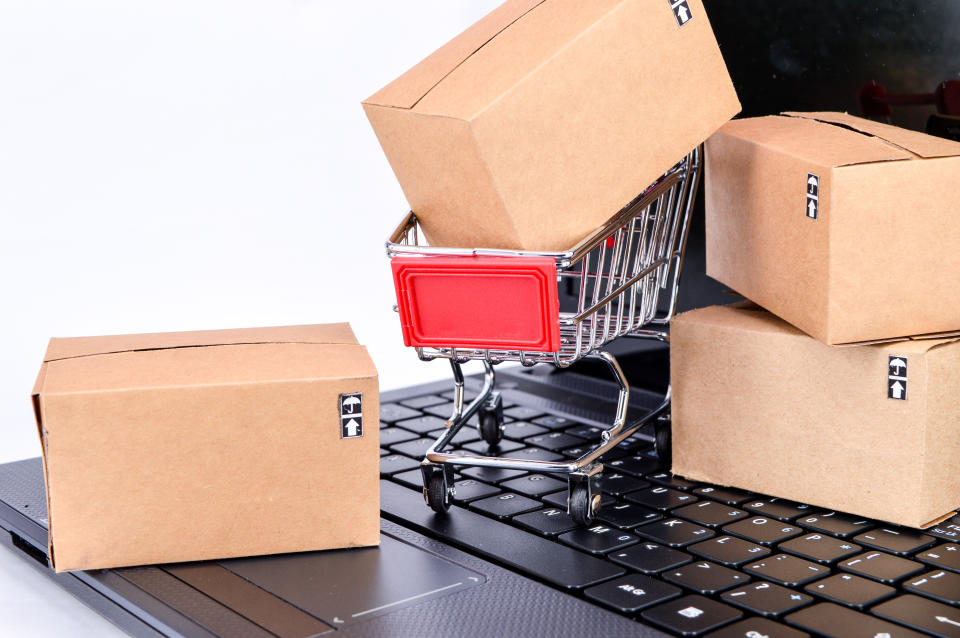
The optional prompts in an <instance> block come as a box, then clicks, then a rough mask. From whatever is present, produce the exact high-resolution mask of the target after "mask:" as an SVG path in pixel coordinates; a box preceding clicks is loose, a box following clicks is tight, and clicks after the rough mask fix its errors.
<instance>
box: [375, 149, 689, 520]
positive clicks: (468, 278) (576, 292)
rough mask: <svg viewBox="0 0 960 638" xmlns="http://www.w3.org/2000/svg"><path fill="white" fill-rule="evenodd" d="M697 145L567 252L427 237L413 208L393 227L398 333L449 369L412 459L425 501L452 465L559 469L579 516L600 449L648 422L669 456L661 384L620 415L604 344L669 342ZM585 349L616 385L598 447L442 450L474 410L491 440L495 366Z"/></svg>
mask: <svg viewBox="0 0 960 638" xmlns="http://www.w3.org/2000/svg"><path fill="white" fill-rule="evenodd" d="M701 153H702V147H700V148H697V149H694V150H693V152H691V153H690V154H689V155H688V156H687V157H686V158H685V159H684V160H683V161H681V162H680V163H678V164H677V165H676V166H674V167H673V168H672V169H670V170H669V171H668V172H667V173H665V174H664V175H663V177H661V178H660V179H659V180H658V181H657V182H656V183H655V184H653V185H652V186H651V187H650V188H648V189H647V190H646V191H645V192H643V193H642V194H641V195H640V196H638V197H637V198H636V199H635V200H634V201H633V202H631V203H630V204H629V205H628V206H626V207H625V208H624V209H623V210H621V211H620V212H619V213H618V214H617V215H615V216H614V217H613V218H611V219H610V221H609V223H607V224H606V225H605V226H604V227H603V228H601V229H600V230H599V231H597V232H596V233H595V234H593V235H592V236H590V237H588V238H587V239H585V240H583V241H582V242H580V243H579V244H578V245H577V246H576V247H574V248H572V249H570V250H568V251H564V252H531V251H509V250H493V249H489V250H488V249H475V250H463V249H455V248H441V247H435V246H429V245H427V243H426V242H425V240H424V238H423V234H422V232H421V230H420V226H419V222H418V221H417V218H416V216H415V215H414V213H410V214H409V215H407V217H406V219H404V221H403V222H402V223H401V224H400V226H399V227H398V228H397V230H396V231H395V232H394V234H393V235H392V236H391V237H390V240H389V241H388V242H387V254H388V256H389V257H390V258H391V265H392V268H393V275H394V284H395V286H396V291H397V311H398V312H399V314H400V322H401V326H402V328H403V337H404V343H405V344H406V345H407V346H413V347H415V348H416V351H417V355H418V356H419V357H420V359H422V360H424V361H429V360H432V359H437V358H442V359H448V360H449V361H450V365H451V367H452V369H453V377H454V385H455V391H454V402H453V403H454V405H453V413H452V414H451V415H450V418H449V419H448V420H447V422H446V427H445V429H444V431H443V434H442V435H441V436H440V437H439V439H438V440H437V441H436V442H435V443H434V444H433V445H432V446H431V447H430V449H429V450H427V452H426V455H425V458H424V460H423V462H422V463H421V470H422V473H423V486H424V487H423V493H424V498H425V499H426V501H427V504H428V505H429V506H430V507H431V508H432V509H433V510H434V511H436V512H445V511H446V510H447V509H449V507H450V501H451V498H452V496H453V491H454V487H453V486H454V478H453V467H454V466H472V467H494V468H504V469H516V470H523V471H534V472H556V473H565V474H568V475H569V488H568V490H569V491H568V496H567V511H568V513H569V514H570V516H571V517H572V518H573V519H574V520H575V521H577V522H578V523H580V524H585V523H587V522H589V521H591V520H593V518H594V517H595V516H596V514H597V513H598V511H599V508H600V501H601V495H600V479H601V472H602V469H603V465H602V464H601V463H600V462H599V459H600V457H601V456H602V455H603V454H604V453H606V452H608V451H609V450H611V449H613V448H614V447H615V446H616V445H617V444H618V443H620V442H621V441H623V440H624V439H626V438H627V437H629V436H631V435H633V434H634V433H635V432H637V431H638V430H639V429H640V428H641V427H642V426H644V425H646V424H647V423H651V422H652V423H655V432H656V436H655V441H656V446H657V450H658V454H659V455H660V456H661V457H667V456H668V455H669V445H670V438H669V437H670V433H669V423H668V422H667V421H666V418H667V417H668V410H669V407H670V391H669V389H668V390H667V393H666V396H665V397H664V399H663V401H662V402H661V403H660V404H659V405H658V406H657V407H656V408H655V409H654V410H652V411H651V412H649V413H647V414H646V415H645V416H644V417H643V418H642V419H641V420H639V421H637V422H635V423H631V424H630V425H627V422H626V421H627V407H628V404H629V398H630V390H629V384H628V383H627V380H626V378H625V377H624V374H623V371H622V370H621V368H620V365H619V364H618V363H617V360H616V358H615V357H614V356H613V355H612V354H610V353H609V352H606V351H604V350H603V347H604V346H605V345H606V344H607V343H609V342H610V341H612V340H613V339H615V338H617V337H621V336H632V337H641V338H647V339H656V340H660V341H664V342H666V341H668V339H669V336H668V334H667V333H666V332H665V331H664V330H663V329H662V327H663V326H665V325H666V324H667V323H669V321H670V319H671V317H672V316H673V313H674V310H675V308H676V303H677V288H678V284H679V279H680V270H681V266H682V264H683V253H684V248H685V245H686V239H687V231H688V224H689V218H690V209H691V207H692V204H693V200H694V197H695V194H696V189H697V182H698V180H699V176H700V158H701ZM564 286H566V287H567V290H568V291H572V292H573V297H574V298H575V300H576V306H575V307H571V308H570V309H566V310H565V309H563V308H561V307H560V305H559V302H558V300H559V298H560V296H559V289H560V288H562V287H564ZM664 295H666V297H664ZM571 306H572V304H571ZM584 357H596V358H599V359H602V360H603V361H605V362H606V364H607V365H608V367H609V368H610V371H611V372H612V373H613V376H614V377H615V378H616V380H617V383H618V384H619V387H620V393H619V398H618V402H617V409H616V414H615V416H614V419H613V424H612V425H611V426H610V427H609V428H608V429H606V430H604V431H603V432H602V433H601V439H600V444H599V445H598V446H597V447H596V448H594V449H592V450H590V451H589V452H587V453H586V454H584V455H583V456H581V457H580V458H578V459H576V460H569V461H544V460H534V459H521V458H503V457H493V456H470V455H467V454H464V453H459V452H457V453H451V452H444V449H445V448H447V447H448V445H449V444H450V442H451V440H452V439H453V438H454V437H455V436H456V435H457V432H458V431H459V430H460V428H462V427H463V426H464V424H466V423H467V421H468V420H470V419H472V418H473V417H474V416H475V415H476V416H477V427H478V429H479V433H480V436H481V437H482V438H483V440H484V441H485V442H486V443H487V444H489V445H490V446H495V445H496V444H497V443H499V442H500V439H501V435H502V427H503V401H502V397H501V395H500V394H499V393H498V392H495V391H494V386H495V376H494V368H493V367H494V366H495V365H496V364H498V363H503V362H505V361H512V362H519V363H521V364H523V365H524V366H533V365H535V364H537V363H550V364H553V365H555V366H558V367H561V368H563V367H567V366H569V365H571V364H572V363H574V362H576V361H578V360H580V359H582V358H584ZM467 361H481V362H482V363H483V366H484V370H485V375H484V383H483V388H482V390H481V391H480V394H479V395H478V396H477V397H476V398H475V399H473V401H471V402H470V403H469V405H467V406H464V381H463V371H462V369H461V364H463V363H465V362H467Z"/></svg>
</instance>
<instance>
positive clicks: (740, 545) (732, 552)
mask: <svg viewBox="0 0 960 638" xmlns="http://www.w3.org/2000/svg"><path fill="white" fill-rule="evenodd" d="M687 551H689V552H692V553H694V554H696V555H697V556H703V557H704V558H709V559H710V560H712V561H716V562H718V563H720V564H721V565H730V566H732V567H736V566H737V565H742V564H744V563H747V562H749V561H752V560H757V559H758V558H763V557H764V556H766V555H767V554H769V553H770V548H768V547H764V546H763V545H754V544H753V543H750V542H747V541H745V540H742V539H739V538H737V537H736V536H719V537H717V538H711V539H709V540H705V541H703V542H702V543H697V544H695V545H691V546H689V547H688V548H687Z"/></svg>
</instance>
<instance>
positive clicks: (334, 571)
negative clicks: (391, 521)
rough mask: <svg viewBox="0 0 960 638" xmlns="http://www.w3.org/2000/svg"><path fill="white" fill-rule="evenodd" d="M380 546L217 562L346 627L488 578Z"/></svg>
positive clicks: (409, 549)
mask: <svg viewBox="0 0 960 638" xmlns="http://www.w3.org/2000/svg"><path fill="white" fill-rule="evenodd" d="M380 543H381V544H380V547H365V548H358V549H342V550H331V551H325V552H309V553H304V554H284V555H282V556H263V557H258V558H241V559H234V560H225V561H220V565H222V566H223V567H225V568H226V569H228V570H230V571H232V572H233V573H235V574H237V575H238V576H240V577H242V578H244V579H246V580H248V581H250V582H252V583H253V584H255V585H257V586H258V587H260V588H262V589H265V590H266V591H268V592H270V593H272V594H273V595H275V596H277V597H278V598H282V599H284V600H286V601H287V602H288V603H290V604H292V605H294V606H296V607H299V608H300V609H302V610H303V611H305V612H307V613H309V614H312V615H314V616H316V617H317V618H320V619H322V620H325V621H327V622H328V623H330V624H331V625H334V626H340V627H342V626H344V625H347V624H351V623H354V622H360V621H362V620H367V619H368V618H371V617H374V616H379V615H381V614H386V613H389V612H391V611H394V610H397V609H400V608H401V607H406V606H409V605H415V604H417V603H421V602H424V601H426V600H429V599H431V598H437V597H440V596H446V595H448V594H452V593H454V592H458V591H460V590H463V589H467V588H469V587H474V586H476V585H479V584H481V583H483V582H484V581H486V578H485V577H484V576H483V574H480V573H478V572H474V571H472V570H469V569H467V568H465V567H461V566H460V565H457V564H455V563H451V562H450V561H448V560H446V559H443V558H440V557H438V556H435V555H433V554H430V553H428V552H426V551H424V550H422V549H419V548H417V547H414V546H412V545H408V544H406V543H404V542H402V541H399V540H396V539H394V538H392V537H390V536H388V535H386V534H381V535H380Z"/></svg>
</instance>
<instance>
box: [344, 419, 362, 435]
mask: <svg viewBox="0 0 960 638" xmlns="http://www.w3.org/2000/svg"><path fill="white" fill-rule="evenodd" d="M359 427H360V426H359V425H358V424H357V422H356V421H354V420H353V419H350V420H349V421H347V436H357V429H358V428H359Z"/></svg>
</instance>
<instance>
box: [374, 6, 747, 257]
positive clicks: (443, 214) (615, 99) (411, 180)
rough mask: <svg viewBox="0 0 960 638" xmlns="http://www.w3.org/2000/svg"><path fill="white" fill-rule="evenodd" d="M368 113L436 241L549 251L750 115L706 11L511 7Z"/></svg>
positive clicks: (382, 94) (568, 243) (406, 78)
mask: <svg viewBox="0 0 960 638" xmlns="http://www.w3.org/2000/svg"><path fill="white" fill-rule="evenodd" d="M363 106H364V109H365V111H366V113H367V117H368V118H369V120H370V123H371V124H372V125H373V128H374V130H375V132H376V134H377V137H378V138H379V140H380V144H381V145H382V146H383V150H384V152H385V153H386V155H387V159H388V160H389V161H390V165H391V166H392V167H393V170H394V173H395V174H396V176H397V179H398V180H399V182H400V186H401V187H402V188H403V192H404V194H405V195H406V197H407V201H408V202H409V204H410V207H411V208H412V209H413V211H414V212H415V213H416V214H417V217H418V218H419V219H420V221H421V223H422V227H423V230H424V233H425V234H426V236H427V238H428V239H429V240H430V243H431V244H433V245H434V246H450V247H460V248H474V247H484V248H507V249H522V250H546V251H553V250H557V251H559V250H567V249H569V248H570V247H572V246H574V245H576V243H577V242H578V241H579V240H581V239H583V238H584V237H586V236H587V235H588V234H590V233H591V232H593V231H594V230H596V229H597V228H599V227H600V226H602V225H603V223H604V222H605V221H607V220H608V219H609V218H611V217H612V216H613V215H614V214H616V213H617V212H618V211H619V210H620V209H622V208H623V207H625V206H626V205H627V204H629V203H630V202H631V201H632V200H633V199H634V198H635V197H637V195H639V194H640V193H641V192H642V191H643V190H645V189H646V188H647V187H648V186H649V185H650V184H651V183H652V182H654V181H655V180H656V179H657V178H659V177H660V176H661V175H662V174H663V173H665V172H666V171H667V170H668V169H669V168H670V167H671V166H673V165H674V164H675V163H677V162H679V161H680V160H682V159H683V158H684V156H685V155H687V153H689V152H690V151H691V150H692V149H693V148H695V147H696V146H697V145H698V144H700V143H701V142H702V141H703V140H705V139H706V138H707V137H708V136H709V135H710V134H711V133H712V132H714V131H715V130H717V128H718V127H719V126H720V125H721V124H723V123H724V122H726V121H727V120H729V119H730V118H731V117H733V116H734V115H735V114H736V113H737V112H738V111H739V110H740V104H739V102H738V101H737V96H736V93H735V92H734V89H733V84H732V82H731V81H730V76H729V75H728V73H727V69H726V66H725V65H724V62H723V58H722V57H721V55H720V49H719V47H718V45H717V42H716V39H715V38H714V35H713V31H712V30H711V28H710V23H709V21H708V20H707V14H706V11H705V10H704V7H703V5H702V4H701V1H700V0H683V1H682V2H677V3H673V4H671V3H669V2H665V1H663V0H658V1H657V2H650V1H649V0H592V1H591V2H582V1H581V0H509V1H508V2H505V3H504V4H503V5H501V6H500V7H499V8H497V9H495V10H494V11H493V12H491V13H490V14H489V15H487V16H486V17H485V18H483V19H482V20H480V21H479V22H477V23H476V24H474V25H473V26H472V27H470V28H469V29H467V30H466V31H464V32H463V33H462V34H460V35H459V36H457V37H456V38H454V39H453V40H451V41H450V42H449V43H447V44H446V45H444V46H443V47H442V48H440V49H439V50H437V51H436V52H435V53H433V54H432V55H430V56H429V57H428V58H426V59H425V60H423V61H422V62H420V63H419V64H417V65H416V66H414V67H413V68H412V69H410V70H409V71H407V72H406V73H404V74H403V75H402V76H400V77H399V78H397V79H396V80H394V81H393V82H392V83H390V84H389V85H387V86H386V87H385V88H383V89H381V90H380V91H378V92H377V93H375V94H374V95H373V96H371V97H370V98H368V99H367V100H366V101H365V102H364V105H363Z"/></svg>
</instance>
